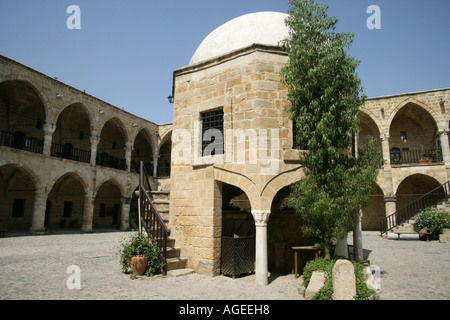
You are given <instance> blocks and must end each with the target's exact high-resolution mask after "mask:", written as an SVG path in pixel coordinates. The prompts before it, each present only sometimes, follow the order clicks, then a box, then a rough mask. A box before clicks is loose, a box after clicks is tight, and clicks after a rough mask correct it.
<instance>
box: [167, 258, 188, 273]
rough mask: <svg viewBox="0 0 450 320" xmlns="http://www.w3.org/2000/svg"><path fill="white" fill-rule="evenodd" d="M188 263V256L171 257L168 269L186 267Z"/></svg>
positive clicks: (168, 260)
mask: <svg viewBox="0 0 450 320" xmlns="http://www.w3.org/2000/svg"><path fill="white" fill-rule="evenodd" d="M186 265H187V259H186V258H180V257H175V258H170V259H167V271H171V270H176V269H184V268H186Z"/></svg>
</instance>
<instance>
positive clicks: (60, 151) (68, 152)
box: [51, 143, 91, 163]
mask: <svg viewBox="0 0 450 320" xmlns="http://www.w3.org/2000/svg"><path fill="white" fill-rule="evenodd" d="M51 156H52V157H58V158H63V159H69V160H74V161H79V162H84V163H90V162H91V151H88V150H83V149H78V148H74V147H72V145H70V144H65V145H62V144H57V143H52V150H51Z"/></svg>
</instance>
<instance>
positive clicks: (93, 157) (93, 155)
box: [90, 130, 98, 166]
mask: <svg viewBox="0 0 450 320" xmlns="http://www.w3.org/2000/svg"><path fill="white" fill-rule="evenodd" d="M97 144H98V136H97V133H96V132H95V130H93V131H91V162H90V163H91V165H93V166H95V165H96V159H97Z"/></svg>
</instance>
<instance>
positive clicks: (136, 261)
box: [128, 255, 148, 276]
mask: <svg viewBox="0 0 450 320" xmlns="http://www.w3.org/2000/svg"><path fill="white" fill-rule="evenodd" d="M128 264H129V266H130V268H131V270H132V271H133V274H134V275H135V276H142V275H143V274H144V273H145V271H146V270H147V264H148V257H147V256H145V255H144V256H134V257H132V258H131V259H130V260H128Z"/></svg>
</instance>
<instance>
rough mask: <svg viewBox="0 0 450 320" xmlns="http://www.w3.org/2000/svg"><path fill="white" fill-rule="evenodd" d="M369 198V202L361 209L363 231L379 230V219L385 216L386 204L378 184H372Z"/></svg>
mask: <svg viewBox="0 0 450 320" xmlns="http://www.w3.org/2000/svg"><path fill="white" fill-rule="evenodd" d="M369 198H370V201H369V204H368V205H367V206H366V207H365V208H364V210H363V215H362V220H361V229H362V230H363V231H375V230H376V231H379V230H380V220H381V219H384V218H386V206H385V204H384V193H383V191H382V190H381V188H380V187H379V186H378V184H376V183H375V184H374V186H373V189H372V192H371V193H370V195H369Z"/></svg>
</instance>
